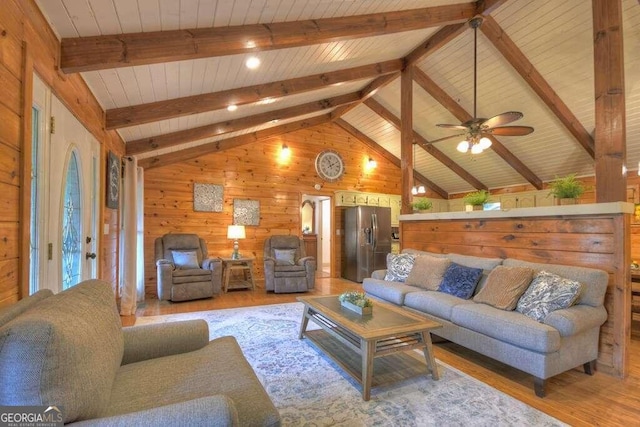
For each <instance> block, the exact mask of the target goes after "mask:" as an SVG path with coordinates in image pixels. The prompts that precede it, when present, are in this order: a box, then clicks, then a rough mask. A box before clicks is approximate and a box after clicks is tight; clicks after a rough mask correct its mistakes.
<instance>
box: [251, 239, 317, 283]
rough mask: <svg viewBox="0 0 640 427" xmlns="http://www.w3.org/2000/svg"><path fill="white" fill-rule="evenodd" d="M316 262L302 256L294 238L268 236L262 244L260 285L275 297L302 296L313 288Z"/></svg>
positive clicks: (300, 245)
mask: <svg viewBox="0 0 640 427" xmlns="http://www.w3.org/2000/svg"><path fill="white" fill-rule="evenodd" d="M315 274H316V260H315V258H314V257H310V256H306V253H305V250H304V242H303V241H302V239H300V238H299V237H297V236H271V237H269V238H268V239H267V240H265V242H264V282H265V289H266V290H267V291H274V292H275V293H287V292H306V291H308V290H309V289H313V287H314V286H315Z"/></svg>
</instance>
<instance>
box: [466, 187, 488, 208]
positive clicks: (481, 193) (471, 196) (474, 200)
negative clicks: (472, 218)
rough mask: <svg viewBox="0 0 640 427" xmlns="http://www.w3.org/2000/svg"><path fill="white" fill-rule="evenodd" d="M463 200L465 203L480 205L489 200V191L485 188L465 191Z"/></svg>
mask: <svg viewBox="0 0 640 427" xmlns="http://www.w3.org/2000/svg"><path fill="white" fill-rule="evenodd" d="M463 200H464V204H465V205H471V206H482V205H484V204H485V203H487V202H488V201H489V192H488V191H487V190H478V191H474V192H472V193H467V194H466V195H465V196H464V197H463Z"/></svg>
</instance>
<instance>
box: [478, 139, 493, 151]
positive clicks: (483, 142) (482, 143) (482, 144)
mask: <svg viewBox="0 0 640 427" xmlns="http://www.w3.org/2000/svg"><path fill="white" fill-rule="evenodd" d="M478 144H479V145H480V147H482V149H483V150H486V149H487V148H489V147H491V140H490V139H489V138H487V137H486V136H483V137H482V138H480V141H479V142H478Z"/></svg>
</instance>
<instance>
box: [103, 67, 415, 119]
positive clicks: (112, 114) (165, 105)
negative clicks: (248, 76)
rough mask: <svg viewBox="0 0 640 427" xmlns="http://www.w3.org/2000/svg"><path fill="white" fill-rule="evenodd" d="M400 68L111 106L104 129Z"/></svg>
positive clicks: (323, 75) (359, 69) (363, 70)
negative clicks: (123, 105)
mask: <svg viewBox="0 0 640 427" xmlns="http://www.w3.org/2000/svg"><path fill="white" fill-rule="evenodd" d="M402 67H403V61H402V59H393V60H390V61H385V62H379V63H375V64H369V65H362V66H360V67H354V68H347V69H344V70H338V71H332V72H328V73H321V74H315V75H311V76H304V77H298V78H294V79H288V80H281V81H278V82H271V83H264V84H260V85H255V86H247V87H242V88H237V89H229V90H224V91H221V92H215V93H206V94H202V95H194V96H187V97H184V98H175V99H167V100H165V101H158V102H152V103H148V104H139V105H132V106H129V107H122V108H115V109H111V110H107V113H106V128H107V129H118V128H122V127H127V126H135V125H141V124H144V123H150V122H156V121H159V120H167V119H171V118H174V117H181V116H186V115H190V114H197V113H203V112H206V111H212V110H219V109H222V108H226V107H227V106H228V105H229V104H235V105H238V106H239V105H244V104H249V103H254V102H258V101H260V100H264V99H266V98H280V97H283V96H286V95H292V94H294V93H301V92H308V91H312V90H317V89H322V88H324V87H327V86H331V85H334V84H337V83H343V82H348V81H353V80H360V79H367V78H375V77H379V76H382V75H385V74H389V73H395V72H398V71H400V70H401V69H402Z"/></svg>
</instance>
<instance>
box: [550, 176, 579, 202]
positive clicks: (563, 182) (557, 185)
mask: <svg viewBox="0 0 640 427" xmlns="http://www.w3.org/2000/svg"><path fill="white" fill-rule="evenodd" d="M549 188H551V191H550V192H549V194H551V195H552V196H553V197H555V198H556V200H557V201H558V202H557V203H558V204H560V205H575V204H577V203H578V198H579V197H580V196H582V194H583V193H584V190H585V187H584V184H583V183H582V182H581V181H578V180H577V179H576V175H575V174H570V175H567V176H564V177H560V178H556V179H554V180H553V181H551V182H550V183H549Z"/></svg>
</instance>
